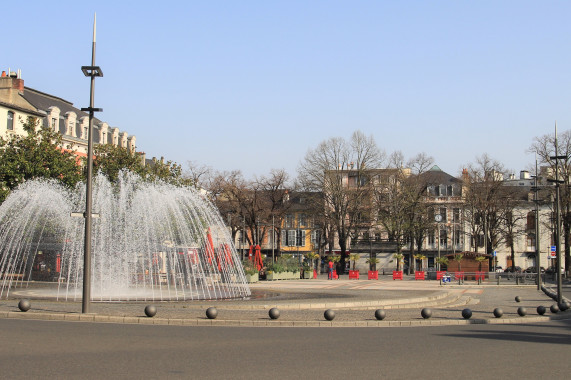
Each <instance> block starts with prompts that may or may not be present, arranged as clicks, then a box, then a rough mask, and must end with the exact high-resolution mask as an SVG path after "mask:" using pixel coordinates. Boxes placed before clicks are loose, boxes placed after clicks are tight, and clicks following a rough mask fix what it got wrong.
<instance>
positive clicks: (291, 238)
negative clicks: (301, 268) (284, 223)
mask: <svg viewBox="0 0 571 380" xmlns="http://www.w3.org/2000/svg"><path fill="white" fill-rule="evenodd" d="M295 232H296V231H295V230H288V232H287V246H288V247H293V246H295Z"/></svg>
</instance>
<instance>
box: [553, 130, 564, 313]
mask: <svg viewBox="0 0 571 380" xmlns="http://www.w3.org/2000/svg"><path fill="white" fill-rule="evenodd" d="M557 145H558V144H557V122H555V156H551V157H549V158H550V159H552V160H555V180H551V181H550V182H555V224H556V225H555V262H556V264H555V266H556V268H555V270H556V271H557V304H558V305H559V304H561V300H562V296H561V247H560V245H561V215H560V212H559V210H560V207H561V206H560V194H559V185H560V184H561V183H562V182H563V181H560V180H559V160H560V159H566V158H567V156H559V148H558V146H557Z"/></svg>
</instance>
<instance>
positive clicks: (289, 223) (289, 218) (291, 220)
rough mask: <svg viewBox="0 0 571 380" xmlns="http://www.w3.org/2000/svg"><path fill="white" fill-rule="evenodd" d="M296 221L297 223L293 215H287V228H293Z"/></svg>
mask: <svg viewBox="0 0 571 380" xmlns="http://www.w3.org/2000/svg"><path fill="white" fill-rule="evenodd" d="M294 221H295V218H294V216H293V214H287V215H286V218H285V227H286V228H293V223H294Z"/></svg>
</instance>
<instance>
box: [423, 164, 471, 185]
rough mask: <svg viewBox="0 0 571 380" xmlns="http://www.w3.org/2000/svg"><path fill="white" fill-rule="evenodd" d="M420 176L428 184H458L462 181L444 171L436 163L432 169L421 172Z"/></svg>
mask: <svg viewBox="0 0 571 380" xmlns="http://www.w3.org/2000/svg"><path fill="white" fill-rule="evenodd" d="M419 177H420V178H421V179H422V180H424V181H425V182H426V183H427V184H432V185H458V184H461V183H462V180H461V179H460V178H457V177H454V176H452V175H450V174H448V173H446V172H443V171H442V169H440V168H439V167H438V166H437V165H434V166H433V167H432V168H431V169H430V170H428V171H426V172H424V173H421V174H419Z"/></svg>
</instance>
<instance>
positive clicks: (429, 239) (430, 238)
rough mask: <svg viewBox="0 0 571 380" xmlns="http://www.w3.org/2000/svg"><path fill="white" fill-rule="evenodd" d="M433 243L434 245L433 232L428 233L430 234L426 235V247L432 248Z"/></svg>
mask: <svg viewBox="0 0 571 380" xmlns="http://www.w3.org/2000/svg"><path fill="white" fill-rule="evenodd" d="M434 243H435V240H434V232H433V231H430V232H429V233H428V245H429V246H430V247H434Z"/></svg>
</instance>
